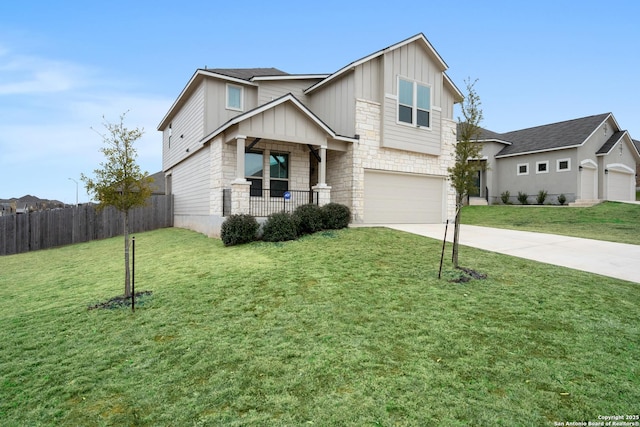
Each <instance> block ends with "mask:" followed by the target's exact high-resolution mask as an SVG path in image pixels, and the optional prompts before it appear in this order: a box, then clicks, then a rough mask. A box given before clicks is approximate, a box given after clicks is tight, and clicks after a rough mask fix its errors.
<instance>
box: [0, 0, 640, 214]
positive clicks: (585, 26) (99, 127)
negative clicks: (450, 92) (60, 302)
mask: <svg viewBox="0 0 640 427" xmlns="http://www.w3.org/2000/svg"><path fill="white" fill-rule="evenodd" d="M638 16H640V2H638V1H636V0H626V1H622V0H609V1H607V2H601V1H597V2H596V1H591V0H584V1H580V2H576V1H575V0H555V1H547V0H541V1H537V2H519V1H513V0H510V1H466V0H459V1H456V2H445V1H437V2H436V1H429V0H424V1H418V2H414V3H413V4H412V3H407V4H406V5H404V6H402V5H401V4H400V3H397V2H393V1H378V0H368V1H345V0H343V1H333V0H327V1H323V2H304V1H302V2H301V1H299V0H298V1H277V0H273V1H264V0H259V1H253V0H245V1H238V2H236V1H223V2H218V1H212V0H206V1H200V0H196V1H189V0H185V1H183V2H175V1H172V2H169V1H164V0H155V1H145V0H111V1H108V2H105V1H101V2H97V1H93V0H82V1H75V0H61V1H59V2H54V1H50V0H44V1H43V0H31V1H29V2H18V1H2V2H0V199H2V198H11V197H21V196H24V195H27V194H29V195H33V196H37V197H40V198H43V199H56V200H60V201H63V202H65V203H70V204H72V203H75V202H76V190H77V191H78V201H79V202H80V203H84V202H87V201H88V200H89V196H88V195H87V193H86V191H85V189H84V184H83V183H82V182H81V181H80V174H82V173H84V174H85V175H89V176H91V175H92V174H93V171H94V170H95V169H98V168H99V167H100V163H101V162H102V161H103V160H104V158H103V155H102V154H101V152H100V148H101V147H102V146H103V142H102V136H101V134H103V133H104V126H103V125H104V121H105V120H106V121H108V122H111V123H114V122H118V121H119V119H120V116H121V115H122V114H124V113H126V115H125V121H124V122H125V125H126V126H128V127H130V128H140V129H143V130H144V135H143V137H142V138H141V139H140V140H139V141H138V142H137V143H136V147H137V151H138V158H137V162H138V164H139V165H140V167H141V168H142V170H143V171H147V172H149V173H155V172H158V171H160V170H161V169H162V161H161V159H162V140H161V134H160V132H158V131H157V126H158V124H159V123H160V120H161V119H162V118H163V117H164V115H165V114H166V112H167V111H168V109H169V108H170V106H171V105H172V103H173V101H174V100H175V99H176V97H177V96H178V95H179V94H180V92H181V91H182V89H183V88H184V86H185V85H186V83H187V82H188V81H189V79H190V78H191V76H192V75H193V73H194V72H195V70H196V69H197V68H203V67H205V66H208V67H210V68H245V67H247V68H249V67H276V68H279V69H281V70H283V71H286V72H288V73H291V74H323V73H327V74H328V73H333V72H335V71H337V70H339V69H340V68H342V67H343V66H345V65H347V64H349V63H350V62H352V61H355V60H357V59H360V58H362V57H364V56H367V55H369V54H371V53H373V52H376V51H378V50H380V49H383V48H385V47H387V46H390V45H392V44H395V43H397V42H399V41H402V40H404V39H407V38H409V37H411V36H413V35H415V34H418V33H423V34H424V35H425V36H426V37H427V39H429V41H430V42H431V44H432V45H433V46H434V48H435V49H436V50H437V51H438V53H439V54H440V56H441V57H442V58H443V59H444V61H445V62H446V63H447V65H448V66H449V69H448V70H447V73H448V75H449V77H450V78H451V79H452V80H453V81H454V83H455V84H456V85H457V86H458V88H460V89H461V91H462V92H463V93H464V92H465V88H466V84H465V81H469V80H471V81H474V80H476V79H477V83H476V85H475V90H476V92H477V94H478V95H479V97H480V99H481V102H482V105H481V108H482V111H483V116H484V119H483V121H482V123H481V126H482V127H484V128H487V129H490V130H492V131H494V132H508V131H511V130H517V129H523V128H527V127H532V126H538V125H544V124H548V123H555V122H559V121H564V120H570V119H575V118H580V117H585V116H590V115H595V114H601V113H607V112H611V113H613V115H614V116H615V118H616V120H617V121H618V124H619V125H620V127H621V128H622V129H626V130H628V131H629V132H630V134H631V136H632V137H633V138H635V139H640V99H639V98H640V96H639V95H640V84H639V83H640V82H639V80H640V30H639V29H638V23H639V21H638ZM458 115H459V113H457V114H456V117H457V116H458ZM76 182H77V184H76Z"/></svg>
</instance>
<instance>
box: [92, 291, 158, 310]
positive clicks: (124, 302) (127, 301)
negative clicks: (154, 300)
mask: <svg viewBox="0 0 640 427" xmlns="http://www.w3.org/2000/svg"><path fill="white" fill-rule="evenodd" d="M151 294H152V292H151V291H140V292H136V294H135V299H136V307H137V306H138V305H142V304H144V300H145V299H146V298H145V297H147V296H149V295H151ZM127 307H131V297H126V298H125V296H124V295H118V296H117V297H113V298H111V299H110V300H108V301H104V302H99V303H98V304H94V305H90V306H89V307H87V310H97V309H103V310H113V309H116V308H127Z"/></svg>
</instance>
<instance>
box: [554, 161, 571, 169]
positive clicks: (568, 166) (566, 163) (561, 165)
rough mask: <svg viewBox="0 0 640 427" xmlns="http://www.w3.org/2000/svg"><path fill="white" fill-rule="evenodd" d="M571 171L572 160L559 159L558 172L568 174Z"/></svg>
mask: <svg viewBox="0 0 640 427" xmlns="http://www.w3.org/2000/svg"><path fill="white" fill-rule="evenodd" d="M570 170H571V159H558V161H557V162H556V172H568V171H570Z"/></svg>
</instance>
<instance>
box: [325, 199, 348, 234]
mask: <svg viewBox="0 0 640 427" xmlns="http://www.w3.org/2000/svg"><path fill="white" fill-rule="evenodd" d="M321 209H322V221H323V225H324V228H325V229H326V230H339V229H341V228H347V227H348V226H349V221H351V211H350V210H349V208H348V207H347V206H345V205H341V204H340V203H328V204H326V205H324V206H323V207H322V208H321Z"/></svg>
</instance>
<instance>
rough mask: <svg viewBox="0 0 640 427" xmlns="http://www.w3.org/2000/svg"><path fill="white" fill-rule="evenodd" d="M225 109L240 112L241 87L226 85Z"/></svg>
mask: <svg viewBox="0 0 640 427" xmlns="http://www.w3.org/2000/svg"><path fill="white" fill-rule="evenodd" d="M226 106H227V109H228V110H237V111H242V86H236V85H232V84H227V104H226Z"/></svg>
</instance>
